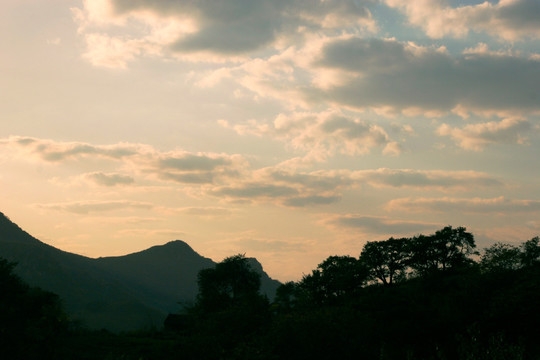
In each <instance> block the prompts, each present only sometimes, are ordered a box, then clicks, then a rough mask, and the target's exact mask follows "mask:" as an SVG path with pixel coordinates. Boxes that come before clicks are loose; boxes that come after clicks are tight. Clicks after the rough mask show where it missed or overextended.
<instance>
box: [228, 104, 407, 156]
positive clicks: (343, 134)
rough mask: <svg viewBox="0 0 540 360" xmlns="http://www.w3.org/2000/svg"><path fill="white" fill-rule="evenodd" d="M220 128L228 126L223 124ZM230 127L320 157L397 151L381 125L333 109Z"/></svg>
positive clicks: (398, 149) (282, 116)
mask: <svg viewBox="0 0 540 360" xmlns="http://www.w3.org/2000/svg"><path fill="white" fill-rule="evenodd" d="M222 125H225V126H229V125H228V124H226V123H222ZM229 127H231V126H229ZM232 128H233V129H234V130H235V131H236V132H237V133H238V134H241V135H243V134H252V135H256V136H262V135H266V136H270V137H273V138H275V139H277V140H280V141H282V142H284V143H286V144H288V145H290V146H292V147H293V148H295V149H300V150H303V151H306V152H309V153H312V154H317V156H319V157H321V158H325V157H327V156H330V155H333V154H335V153H341V154H347V155H365V154H367V153H369V152H370V151H371V149H373V148H375V147H379V148H382V150H383V152H387V153H391V154H393V155H396V154H399V152H400V148H399V146H398V145H396V143H395V142H394V141H392V140H390V138H389V136H388V133H387V132H386V131H385V130H384V129H383V128H382V127H381V126H379V125H376V124H374V123H371V122H369V121H365V120H361V119H358V118H352V117H350V116H346V115H344V114H342V113H341V112H340V111H337V110H329V111H326V112H322V113H314V112H295V113H292V114H288V115H287V114H280V115H278V116H277V117H276V119H275V120H274V122H273V123H272V124H261V123H258V122H256V121H251V122H248V123H246V124H241V125H235V126H232Z"/></svg>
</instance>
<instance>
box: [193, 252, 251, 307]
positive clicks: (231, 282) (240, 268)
mask: <svg viewBox="0 0 540 360" xmlns="http://www.w3.org/2000/svg"><path fill="white" fill-rule="evenodd" d="M260 278H261V276H260V275H259V274H258V273H256V272H255V271H254V270H252V269H251V266H250V265H249V262H248V259H247V258H246V257H245V256H244V255H234V256H230V257H228V258H226V259H224V260H223V261H222V262H220V263H218V264H216V266H215V268H210V269H203V270H201V271H200V272H199V275H198V285H199V294H198V296H197V305H198V306H199V307H200V308H201V309H203V310H204V311H216V310H222V309H224V308H227V307H229V306H231V305H233V304H235V303H238V302H244V301H249V300H250V299H253V298H256V297H259V296H260V295H259V287H260V285H261V279H260Z"/></svg>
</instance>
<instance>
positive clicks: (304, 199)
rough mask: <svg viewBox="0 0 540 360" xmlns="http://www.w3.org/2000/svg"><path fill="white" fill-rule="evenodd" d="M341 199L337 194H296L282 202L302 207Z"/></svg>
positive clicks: (286, 204)
mask: <svg viewBox="0 0 540 360" xmlns="http://www.w3.org/2000/svg"><path fill="white" fill-rule="evenodd" d="M339 200H341V197H340V196H337V195H327V196H325V195H310V196H298V197H291V198H288V199H286V200H285V201H284V202H283V205H285V206H291V207H304V206H308V205H327V204H332V203H335V202H338V201H339Z"/></svg>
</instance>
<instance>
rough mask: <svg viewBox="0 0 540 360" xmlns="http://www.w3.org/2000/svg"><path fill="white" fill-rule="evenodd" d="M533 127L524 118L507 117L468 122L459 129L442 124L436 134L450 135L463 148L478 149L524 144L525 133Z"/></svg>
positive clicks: (525, 140)
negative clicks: (489, 146) (488, 120)
mask: <svg viewBox="0 0 540 360" xmlns="http://www.w3.org/2000/svg"><path fill="white" fill-rule="evenodd" d="M533 129H534V127H533V125H532V123H531V122H530V121H528V120H526V119H520V118H507V119H503V120H501V121H499V122H496V121H490V122H486V123H480V124H469V125H465V126H464V127H463V128H461V129H460V128H452V127H450V126H449V125H447V124H442V125H441V126H440V127H439V128H438V129H437V135H439V136H449V137H451V138H452V139H453V140H454V141H455V142H456V143H457V144H458V145H459V146H461V147H462V148H464V149H467V150H476V151H479V150H482V149H483V148H484V147H485V146H487V145H489V144H524V143H526V142H527V136H526V135H527V134H529V133H530V132H531V130H533Z"/></svg>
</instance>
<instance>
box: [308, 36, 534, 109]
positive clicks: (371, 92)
mask: <svg viewBox="0 0 540 360" xmlns="http://www.w3.org/2000/svg"><path fill="white" fill-rule="evenodd" d="M314 66H316V67H315V68H314V69H316V68H317V67H321V68H330V69H339V70H342V71H344V72H346V73H352V74H354V75H355V76H350V80H349V81H348V82H347V83H346V84H344V85H341V86H337V87H334V88H332V89H329V90H326V89H317V90H315V89H309V90H306V96H311V99H312V101H313V102H317V101H319V102H320V101H326V102H334V103H335V104H339V105H341V106H349V107H353V108H357V109H366V108H371V109H387V110H386V111H387V112H388V110H390V111H394V112H402V113H403V114H405V115H413V116H416V115H418V114H419V113H420V114H421V113H424V114H425V115H426V116H437V117H440V116H442V115H445V114H448V113H449V112H450V111H452V110H453V109H460V113H466V112H467V111H472V112H480V113H481V112H485V111H491V112H504V111H505V112H507V113H508V112H513V113H514V114H527V113H529V114H530V113H535V112H539V111H540V92H539V87H538V84H539V83H540V71H539V70H540V63H539V62H538V61H535V60H534V59H532V58H530V57H525V56H520V55H519V54H513V53H502V52H490V51H480V50H478V49H477V50H476V51H473V50H469V51H467V52H466V53H465V54H462V55H459V56H452V55H451V54H449V53H448V52H447V51H446V50H445V49H444V48H433V47H422V46H419V45H415V44H413V43H410V42H409V43H403V42H399V41H397V40H395V39H363V38H359V37H352V38H348V39H339V40H333V41H329V42H327V43H326V44H325V45H324V46H323V48H322V52H321V56H320V58H319V60H318V62H316V63H315V64H314ZM314 69H313V71H315V70H314ZM413 110H414V111H413ZM454 111H455V110H454Z"/></svg>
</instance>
